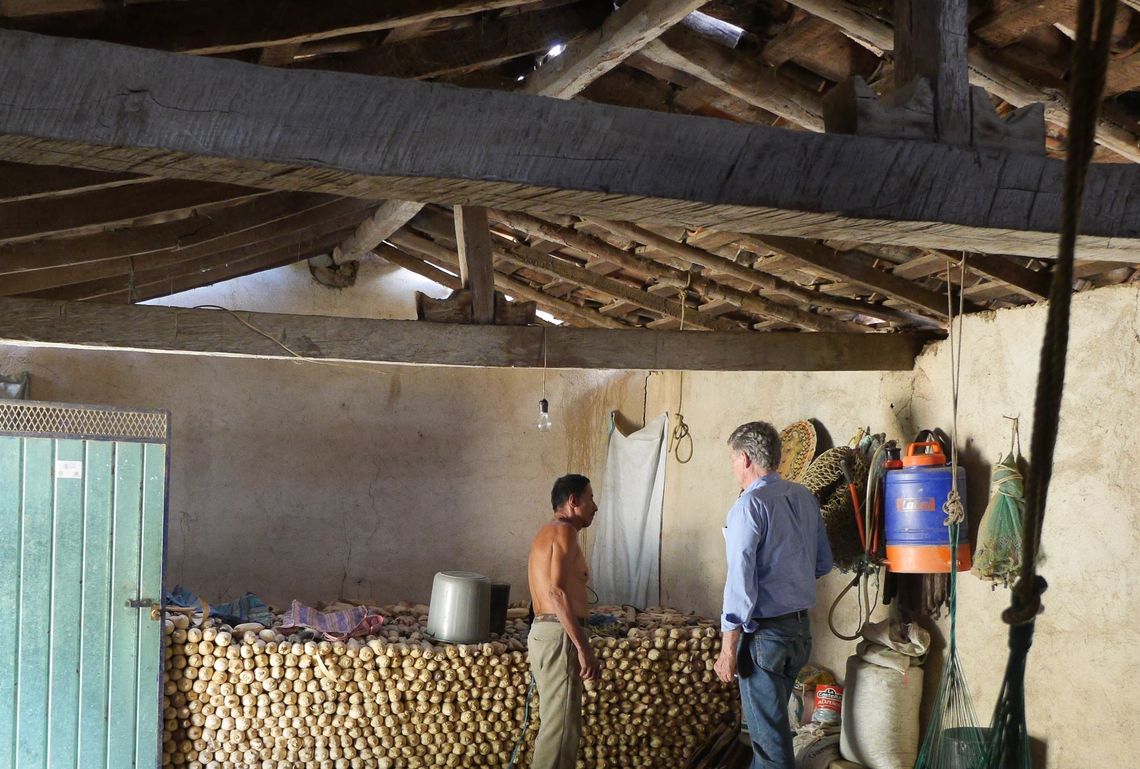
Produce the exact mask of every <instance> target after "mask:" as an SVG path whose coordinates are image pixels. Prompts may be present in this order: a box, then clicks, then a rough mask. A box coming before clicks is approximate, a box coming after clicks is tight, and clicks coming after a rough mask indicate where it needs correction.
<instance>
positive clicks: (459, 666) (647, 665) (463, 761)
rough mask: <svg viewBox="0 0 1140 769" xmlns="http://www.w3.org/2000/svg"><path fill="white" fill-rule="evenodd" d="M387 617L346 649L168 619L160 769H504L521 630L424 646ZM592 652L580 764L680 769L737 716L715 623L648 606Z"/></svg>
mask: <svg viewBox="0 0 1140 769" xmlns="http://www.w3.org/2000/svg"><path fill="white" fill-rule="evenodd" d="M599 608H601V609H603V610H604V609H606V608H607V607H599ZM613 608H614V610H615V612H620V609H618V608H617V607H613ZM382 612H383V614H384V616H385V618H386V624H385V625H384V627H382V628H381V629H380V632H379V633H378V634H376V635H374V636H371V637H369V638H367V639H349V640H348V641H345V642H329V641H317V640H303V639H302V637H301V636H293V637H292V638H287V637H285V636H282V635H280V634H279V633H276V632H275V631H273V630H271V629H266V628H263V627H262V626H260V625H254V624H249V625H238V626H237V627H234V628H229V627H228V626H225V625H218V624H215V623H213V622H212V621H211V620H207V621H206V622H205V623H204V626H202V627H195V626H192V625H191V622H190V620H189V618H188V617H187V616H186V615H184V614H175V615H169V616H168V618H167V619H166V621H165V623H164V652H165V678H164V682H163V683H164V690H163V693H164V702H163V705H164V708H163V720H164V726H165V728H164V734H163V766H179V767H186V769H223V768H224V769H239V768H245V767H250V768H254V767H256V769H299V768H300V767H306V769H307V768H309V767H313V768H314V769H365V768H366V767H367V768H379V769H417V768H419V767H483V766H486V767H503V766H506V764H507V762H508V761H509V759H510V756H511V750H512V748H513V747H514V744H515V741H516V739H517V738H518V736H519V732H520V730H521V728H522V724H523V718H524V706H525V703H526V697H527V690H528V686H529V683H530V674H529V670H528V667H527V660H526V634H527V632H528V630H529V625H528V624H527V623H526V622H525V621H524V620H521V619H509V620H508V622H507V629H506V632H505V633H504V634H503V635H502V636H497V637H495V639H494V640H492V641H490V642H488V643H483V644H471V645H447V644H432V643H431V642H429V640H428V639H427V638H425V637H424V634H423V630H424V628H425V627H426V623H427V607H426V606H423V605H409V604H396V605H394V606H388V607H383V609H382ZM591 645H592V646H593V648H594V651H595V653H596V654H597V655H598V658H599V660H600V661H601V663H602V677H601V679H600V680H598V681H592V682H587V685H586V691H585V695H584V698H583V738H582V746H581V749H580V751H579V760H578V766H579V767H583V768H585V767H589V768H590V769H595V768H597V769H601V767H623V768H624V767H662V766H678V765H682V764H683V763H684V761H685V759H686V758H687V757H688V756H689V755H690V754H691V753H692V752H693V750H694V749H695V748H696V747H697V746H699V745H700V744H702V743H703V742H704V741H705V739H707V737H708V736H709V734H710V733H712V732H713V731H714V729H715V728H716V726H717V725H718V724H719V723H720V722H721V721H722V720H723V718H724V716H725V714H727V713H730V712H732V711H733V709H734V708H737V707H738V703H737V701H736V696H735V691H734V688H732V687H726V686H723V685H722V684H720V683H719V682H718V681H717V679H716V674H715V673H714V672H713V663H714V661H715V660H716V656H717V653H718V652H719V649H720V638H719V634H718V632H717V630H716V628H715V627H714V626H713V625H712V624H711V623H708V622H705V621H697V622H695V624H694V618H692V617H689V616H684V615H681V614H679V613H676V612H670V611H668V610H658V611H654V612H653V613H646V614H642V615H639V616H638V623H637V624H636V625H635V626H633V627H631V628H629V629H628V631H626V635H624V636H623V637H594V638H592V639H591ZM537 710H538V709H537V695H534V697H533V700H532V704H531V711H532V715H531V723H530V727H529V729H528V730H527V733H526V736H525V741H524V747H523V749H522V750H521V751H520V753H521V756H522V757H521V759H520V760H519V762H518V764H517V765H518V766H519V767H528V766H529V765H530V761H529V757H530V749H531V748H532V747H533V743H534V737H535V735H536V734H537V726H538V717H537Z"/></svg>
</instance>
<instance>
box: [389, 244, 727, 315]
mask: <svg viewBox="0 0 1140 769" xmlns="http://www.w3.org/2000/svg"><path fill="white" fill-rule="evenodd" d="M418 237H419V236H417V235H412V234H410V233H403V232H401V233H398V234H397V235H396V236H394V237H393V242H394V243H396V245H401V246H402V244H405V243H408V242H409V241H411V240H412V239H414V238H418ZM495 252H496V254H498V255H499V256H501V257H502V258H504V259H507V260H508V261H511V262H515V263H516V264H520V265H523V266H525V267H531V268H533V269H536V270H539V271H540V272H545V273H546V274H548V275H553V276H555V277H559V278H563V279H565V280H568V281H572V282H574V283H576V284H578V285H580V286H586V287H589V288H592V289H594V290H595V291H598V292H601V293H603V294H605V295H606V296H609V297H611V298H614V299H624V300H625V301H627V302H629V303H630V304H634V305H637V306H638V307H643V308H645V309H647V310H649V311H651V312H655V313H657V314H658V315H666V316H669V317H673V318H677V319H680V318H681V315H682V312H683V313H684V315H685V317H686V318H687V319H688V320H689V322H690V323H691V324H692V325H693V326H694V327H696V328H703V329H710V330H717V331H732V330H738V329H739V328H740V325H739V324H737V323H733V322H731V321H727V320H723V319H720V318H714V317H711V316H705V315H703V314H702V313H701V312H699V311H697V310H688V309H685V310H682V307H681V304H680V303H678V302H676V301H672V300H669V299H663V298H661V297H659V296H654V295H653V294H651V293H649V292H648V291H644V290H642V289H638V288H633V287H631V286H629V285H626V284H625V283H623V282H621V281H618V280H615V279H614V278H610V277H607V276H605V275H600V274H598V273H595V272H591V271H590V270H587V269H585V268H584V267H579V266H578V265H576V264H574V263H573V262H570V261H568V260H566V259H563V258H558V257H555V256H551V255H549V254H545V253H542V252H541V251H536V250H534V249H532V248H528V247H527V246H523V245H520V244H507V243H506V242H504V241H499V242H496V244H495Z"/></svg>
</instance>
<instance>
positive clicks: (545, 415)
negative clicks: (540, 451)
mask: <svg viewBox="0 0 1140 769" xmlns="http://www.w3.org/2000/svg"><path fill="white" fill-rule="evenodd" d="M553 424H554V423H553V422H551V421H550V401H548V400H547V399H546V328H543V329H542V400H540V401H539V402H538V431H539V432H541V433H546V432H550V428H551V427H552V426H553Z"/></svg>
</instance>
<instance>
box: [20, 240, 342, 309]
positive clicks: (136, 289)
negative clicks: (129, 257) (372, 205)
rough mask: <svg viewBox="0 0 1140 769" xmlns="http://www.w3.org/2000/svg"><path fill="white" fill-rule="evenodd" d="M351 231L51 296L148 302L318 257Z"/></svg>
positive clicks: (256, 248)
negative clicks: (317, 255) (314, 256)
mask: <svg viewBox="0 0 1140 769" xmlns="http://www.w3.org/2000/svg"><path fill="white" fill-rule="evenodd" d="M347 231H348V229H347V228H345V227H342V228H341V229H339V230H332V231H329V232H322V231H315V232H313V233H310V234H308V235H306V236H305V237H303V238H299V239H298V238H293V239H291V241H290V242H289V243H288V245H284V246H272V245H269V244H266V243H264V242H263V243H261V244H259V245H256V246H249V247H247V248H242V249H238V250H237V251H235V252H233V253H229V254H219V255H216V256H212V257H207V258H203V259H200V260H195V261H194V262H193V263H191V264H179V265H176V266H175V267H173V268H169V269H162V270H155V271H148V272H146V273H139V274H136V275H135V276H134V278H133V279H128V280H122V279H118V278H117V279H113V280H109V281H100V282H96V283H87V284H81V285H79V286H68V287H67V289H65V290H64V291H62V292H57V291H52V292H51V294H50V296H51V298H53V299H54V298H64V299H70V300H73V301H74V300H78V301H94V302H100V303H120V302H121V303H132V302H144V301H147V300H149V299H156V298H158V297H162V296H170V295H172V294H177V293H180V292H182V291H189V290H190V289H194V288H201V287H202V286H209V285H212V284H214V283H220V282H222V281H225V280H233V279H234V278H240V277H242V276H244V275H252V274H253V273H255V272H263V271H265V270H272V269H275V268H277V267H284V266H286V265H289V264H294V263H296V262H302V261H305V260H306V259H308V258H310V257H312V256H313V255H314V254H318V253H321V252H322V250H327V249H329V248H331V247H332V244H333V243H335V242H336V241H337V240H339V239H340V238H343V237H344V235H345V234H346V233H347ZM32 296H37V295H34V294H33V295H32Z"/></svg>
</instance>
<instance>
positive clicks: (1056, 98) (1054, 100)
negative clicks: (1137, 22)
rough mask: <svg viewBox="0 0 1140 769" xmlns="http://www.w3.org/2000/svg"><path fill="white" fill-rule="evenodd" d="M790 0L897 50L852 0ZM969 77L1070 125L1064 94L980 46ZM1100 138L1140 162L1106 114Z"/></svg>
mask: <svg viewBox="0 0 1140 769" xmlns="http://www.w3.org/2000/svg"><path fill="white" fill-rule="evenodd" d="M1133 1H1135V0H1133ZM788 2H789V3H791V4H792V5H794V6H796V7H798V8H802V9H803V10H805V11H807V12H808V13H812V14H815V15H816V16H819V17H820V18H822V19H826V20H827V21H830V22H831V23H833V24H836V25H838V26H839V27H840V28H841V29H843V30H844V32H845V33H846V34H848V35H850V36H851V37H853V38H857V39H860V40H863V41H865V42H866V43H867V44H869V45H873V46H875V47H877V48H879V49H880V50H883V51H893V50H894V32H893V30H892V29H891V26H890V25H889V24H887V23H885V22H883V21H882V20H880V19H878V18H876V17H875V16H874V15H873V14H872V13H871V12H870V11H868V10H867V9H865V8H862V7H861V6H859V5H858V4H857V3H854V2H851V0H788ZM969 77H970V83H972V84H973V85H978V86H981V87H983V88H985V89H986V90H987V91H988V92H990V93H991V94H993V95H994V96H997V97H998V98H999V99H1003V100H1005V101H1007V102H1009V103H1010V104H1012V105H1013V106H1014V107H1024V106H1025V105H1027V104H1034V103H1037V102H1040V103H1042V104H1044V105H1045V120H1047V121H1048V122H1050V123H1053V124H1054V125H1058V126H1061V127H1067V126H1068V124H1069V102H1068V100H1067V99H1066V98H1065V96H1064V95H1063V94H1062V93H1059V92H1057V91H1056V90H1055V89H1049V88H1045V87H1042V86H1039V85H1037V84H1035V83H1032V82H1030V81H1028V80H1027V79H1025V78H1024V77H1022V76H1021V75H1020V74H1018V73H1017V72H1014V71H1013V70H1012V69H1011V68H1009V67H1006V66H1004V65H1002V64H1001V63H1000V62H998V61H996V60H995V59H994V57H993V56H991V55H989V54H987V53H986V52H985V51H984V50H982V48H980V47H979V46H976V45H975V46H973V47H971V48H970V51H969ZM1096 140H1097V143H1098V144H1101V145H1102V146H1104V147H1107V148H1109V149H1111V150H1113V151H1114V152H1117V153H1119V154H1120V155H1121V156H1123V157H1126V158H1128V159H1129V160H1131V161H1133V162H1140V139H1138V137H1137V135H1136V133H1134V132H1132V131H1130V130H1128V129H1127V128H1125V127H1124V126H1122V125H1120V124H1119V123H1116V122H1114V121H1112V120H1109V119H1106V118H1105V117H1103V116H1102V117H1101V118H1100V120H1098V121H1097V133H1096ZM948 247H950V248H952V247H953V246H948ZM970 250H978V249H970Z"/></svg>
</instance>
